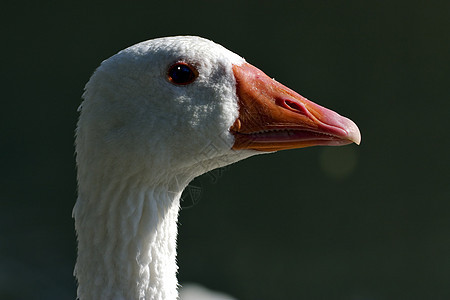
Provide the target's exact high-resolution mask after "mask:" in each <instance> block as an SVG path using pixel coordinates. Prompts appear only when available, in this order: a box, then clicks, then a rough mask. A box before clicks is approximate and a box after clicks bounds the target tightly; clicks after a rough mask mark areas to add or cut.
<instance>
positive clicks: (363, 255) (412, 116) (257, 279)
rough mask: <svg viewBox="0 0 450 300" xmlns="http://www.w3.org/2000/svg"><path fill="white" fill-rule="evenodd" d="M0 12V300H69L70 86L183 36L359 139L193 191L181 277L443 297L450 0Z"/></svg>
mask: <svg viewBox="0 0 450 300" xmlns="http://www.w3.org/2000/svg"><path fill="white" fill-rule="evenodd" d="M0 16H1V20H2V21H1V22H2V26H1V27H2V28H1V29H0V30H1V33H2V34H1V37H2V47H1V50H0V51H1V55H0V57H1V65H2V67H1V70H2V71H1V85H2V103H1V109H0V124H1V130H0V148H1V152H0V153H1V155H0V168H1V171H2V172H1V181H0V184H1V187H0V188H1V190H0V197H1V198H0V299H2V300H3V299H5V300H9V299H32V300H34V299H63V300H64V299H75V291H76V283H75V280H74V278H73V276H72V270H73V265H74V263H75V257H76V238H75V233H74V226H73V220H72V217H71V211H72V207H73V205H74V203H75V200H76V179H75V176H76V171H75V165H74V149H73V132H74V129H75V124H76V121H77V117H78V115H77V111H76V110H77V107H78V105H79V104H80V101H81V94H82V92H83V87H84V84H85V83H86V82H87V80H88V79H89V77H90V75H91V74H92V72H93V71H94V69H95V68H96V67H97V66H98V65H99V64H100V62H101V61H102V60H104V59H106V58H108V57H109V56H111V55H113V54H115V53H116V52H118V51H119V50H121V49H123V48H125V47H128V46H130V45H132V44H135V43H137V42H140V41H143V40H147V39H151V38H155V37H161V36H168V35H181V34H189V35H200V36H203V37H206V38H209V39H212V40H214V41H215V42H217V43H220V44H222V45H224V46H225V47H227V48H229V49H230V50H232V51H234V52H236V53H238V54H240V55H241V56H244V57H245V58H246V60H247V61H248V62H250V63H252V64H253V65H255V66H257V67H259V68H261V69H262V70H264V71H265V72H266V73H267V74H268V75H269V76H272V77H275V78H276V79H277V80H278V81H280V82H282V83H284V84H286V85H287V86H289V87H291V88H293V89H294V90H296V91H298V92H299V93H300V94H302V95H303V96H305V97H308V98H309V99H311V100H314V101H315V102H317V103H319V104H321V105H323V106H326V107H329V108H331V109H333V110H335V111H337V112H339V113H340V114H343V115H345V116H348V117H350V118H351V119H352V120H354V121H355V122H356V123H357V124H358V126H359V128H360V130H361V133H362V144H361V146H359V147H358V146H355V145H352V146H346V147H340V148H320V147H313V148H308V149H300V150H293V151H281V152H278V153H276V154H271V155H260V156H257V157H253V158H250V159H248V160H245V161H243V162H240V163H238V164H235V165H232V166H229V167H226V168H224V169H221V170H219V171H214V172H211V173H209V174H206V175H203V176H202V177H200V178H198V179H196V180H195V181H194V182H192V184H191V187H190V189H189V190H188V191H187V192H186V193H185V195H184V198H185V200H186V201H185V203H188V202H189V201H194V202H198V203H197V204H196V205H195V206H194V207H191V208H189V209H183V210H182V211H181V214H180V224H181V225H180V235H179V239H178V241H179V242H178V245H179V246H178V248H179V254H178V262H179V265H180V271H179V276H178V277H179V280H180V282H182V283H183V282H196V283H200V284H202V285H204V286H207V287H209V288H212V289H216V290H220V291H223V292H226V293H228V294H230V295H233V296H234V297H236V298H238V299H240V300H247V299H248V300H252V299H261V300H265V299H351V300H363V299H364V300H378V299H396V300H398V299H400V300H401V299H450V201H449V200H450V187H449V167H450V155H449V151H448V150H449V143H450V142H449V140H450V139H449V138H450V135H449V133H448V130H449V127H450V126H449V125H450V122H449V111H450V98H449V95H450V82H449V81H450V80H449V79H450V32H449V31H450V2H448V1H331V0H328V1H322V0H320V1H284V0H279V1H236V0H229V1H178V0H173V1H134V2H127V3H125V2H124V1H108V2H92V1H91V2H87V1H78V2H75V1H70V2H69V1H49V0H47V1H40V2H37V1H33V2H32V1H28V2H27V1H25V2H22V1H16V2H14V3H12V2H11V1H10V2H7V3H4V4H3V5H2V10H1V12H0ZM192 191H194V192H195V191H201V194H200V196H196V195H193V194H195V193H192ZM185 206H189V204H186V205H185Z"/></svg>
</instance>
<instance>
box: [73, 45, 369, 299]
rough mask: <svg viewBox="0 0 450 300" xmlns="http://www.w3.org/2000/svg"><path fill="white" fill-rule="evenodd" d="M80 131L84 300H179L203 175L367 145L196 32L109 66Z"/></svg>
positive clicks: (78, 207)
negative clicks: (183, 241) (191, 196)
mask: <svg viewBox="0 0 450 300" xmlns="http://www.w3.org/2000/svg"><path fill="white" fill-rule="evenodd" d="M83 97H84V101H83V103H82V105H81V106H80V118H79V121H78V127H77V132H76V154H77V156H76V159H77V166H78V199H77V203H76V204H75V207H74V210H73V216H74V218H75V228H76V231H77V234H78V258H77V263H76V266H75V275H76V277H77V281H78V292H77V293H78V298H79V299H158V300H162V299H165V300H168V299H170V300H172V299H176V298H177V280H176V272H177V266H176V259H175V257H176V234H177V224H176V223H177V217H178V209H179V199H180V196H181V192H182V190H183V189H184V187H185V186H186V185H187V184H188V183H189V181H190V180H192V179H193V178H194V177H196V176H198V175H200V174H202V173H205V172H207V171H210V170H212V169H214V168H217V167H221V166H224V165H228V164H231V163H234V162H236V161H239V160H241V159H244V158H246V157H249V156H252V155H255V154H260V153H269V152H273V151H277V150H283V149H291V148H301V147H308V146H314V145H345V144H348V143H352V142H354V143H357V144H358V143H359V142H360V139H361V137H360V134H359V130H358V128H357V127H356V125H355V124H354V123H353V122H352V121H350V120H349V119H347V118H345V117H342V116H340V115H338V114H337V113H335V112H333V111H331V110H328V109H326V108H323V107H321V106H319V105H317V104H314V103H313V102H311V101H309V100H307V99H305V98H303V97H302V96H300V95H299V94H297V93H296V92H294V91H292V90H290V89H289V88H287V87H285V86H283V85H282V84H280V83H278V82H276V81H275V80H273V79H271V78H269V77H268V76H267V75H265V74H264V73H263V72H262V71H260V70H259V69H257V68H256V67H254V66H252V65H250V64H248V63H247V62H246V61H245V60H244V59H243V58H241V57H240V56H238V55H236V54H234V53H232V52H231V51H229V50H227V49H225V48H223V47H222V46H220V45H217V44H215V43H213V42H211V41H209V40H206V39H203V38H199V37H169V38H160V39H154V40H150V41H146V42H142V43H139V44H137V45H134V46H131V47H129V48H127V49H125V50H123V51H121V52H119V53H118V54H116V55H114V56H112V57H111V58H109V59H107V60H105V61H104V62H103V63H102V64H101V66H100V67H99V68H98V69H97V70H96V71H95V72H94V74H93V75H92V77H91V79H90V80H89V82H88V84H87V85H86V89H85V93H84V95H83Z"/></svg>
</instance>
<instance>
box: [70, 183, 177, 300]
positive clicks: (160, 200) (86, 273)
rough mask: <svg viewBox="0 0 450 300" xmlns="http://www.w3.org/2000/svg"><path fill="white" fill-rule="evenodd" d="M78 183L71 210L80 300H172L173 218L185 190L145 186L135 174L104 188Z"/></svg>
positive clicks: (174, 293)
mask: <svg viewBox="0 0 450 300" xmlns="http://www.w3.org/2000/svg"><path fill="white" fill-rule="evenodd" d="M107 177H108V176H105V177H104V178H107ZM79 181H80V186H79V198H78V201H77V203H76V205H75V207H74V211H73V214H74V218H75V227H76V230H77V233H78V259H77V263H76V266H75V275H76V277H77V280H78V297H79V299H81V300H85V299H126V300H132V299H145V300H147V299H152V300H172V299H173V300H174V299H176V298H177V279H176V272H177V265H176V236H177V218H178V211H179V199H180V196H181V191H182V190H183V188H184V186H180V187H179V188H177V189H176V190H171V188H170V187H169V186H166V185H162V184H161V185H157V186H155V185H152V187H151V188H149V187H148V185H146V184H140V180H139V176H137V175H136V176H130V177H129V178H128V179H127V180H124V181H121V182H115V183H114V182H109V184H108V183H106V182H104V181H105V180H103V179H98V180H89V181H90V182H93V183H91V184H89V185H84V184H83V183H84V182H86V181H83V180H80V179H79Z"/></svg>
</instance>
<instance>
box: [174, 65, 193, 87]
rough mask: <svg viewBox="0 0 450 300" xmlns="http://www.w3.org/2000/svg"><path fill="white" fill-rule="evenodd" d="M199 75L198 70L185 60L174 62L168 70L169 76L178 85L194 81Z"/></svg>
mask: <svg viewBox="0 0 450 300" xmlns="http://www.w3.org/2000/svg"><path fill="white" fill-rule="evenodd" d="M197 76H198V72H197V70H196V69H195V68H194V67H193V66H191V65H188V64H187V63H184V62H177V63H175V64H173V65H172V66H170V68H169V71H168V72H167V78H168V79H169V81H170V82H172V83H174V84H177V85H186V84H189V83H192V82H193V81H194V80H195V79H196V78H197Z"/></svg>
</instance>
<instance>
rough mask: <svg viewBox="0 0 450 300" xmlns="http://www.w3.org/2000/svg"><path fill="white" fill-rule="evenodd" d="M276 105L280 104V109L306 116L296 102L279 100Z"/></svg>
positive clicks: (303, 109)
mask: <svg viewBox="0 0 450 300" xmlns="http://www.w3.org/2000/svg"><path fill="white" fill-rule="evenodd" d="M277 102H278V105H280V104H281V106H282V107H284V108H287V109H289V110H292V111H295V112H296V113H299V114H302V115H305V116H306V115H307V114H306V112H305V108H304V107H303V105H301V104H300V103H297V102H296V101H292V100H289V99H279V100H278V101H277Z"/></svg>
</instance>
